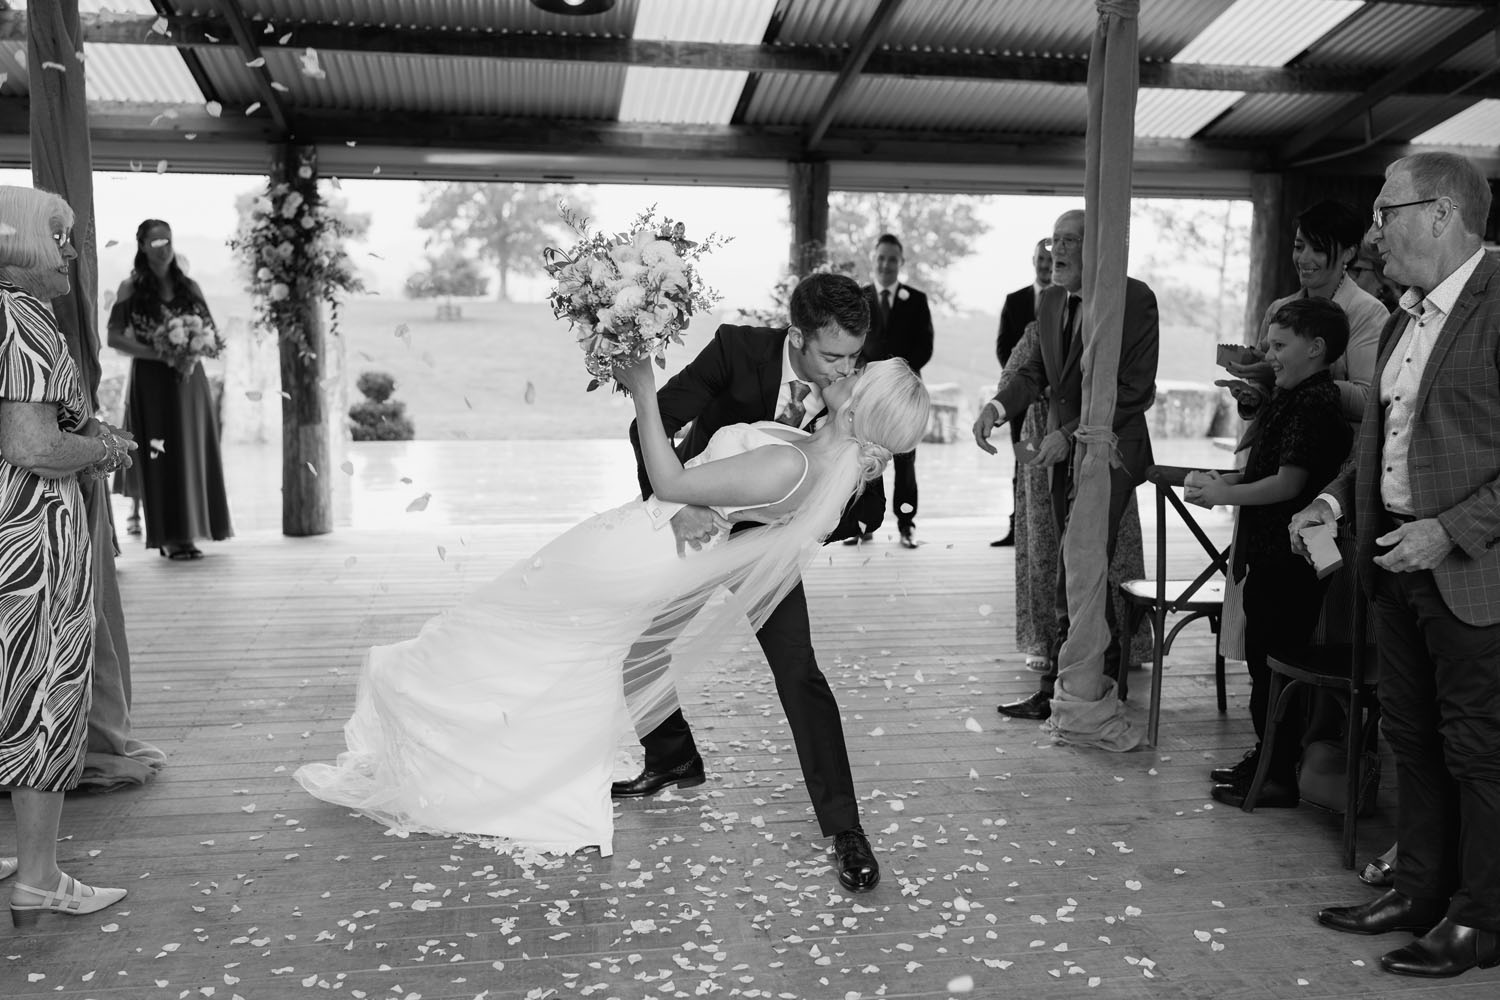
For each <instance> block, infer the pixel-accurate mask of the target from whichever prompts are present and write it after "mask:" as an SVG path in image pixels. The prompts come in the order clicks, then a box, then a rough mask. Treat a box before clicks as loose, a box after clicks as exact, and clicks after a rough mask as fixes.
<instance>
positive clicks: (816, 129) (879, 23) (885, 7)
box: [804, 0, 901, 153]
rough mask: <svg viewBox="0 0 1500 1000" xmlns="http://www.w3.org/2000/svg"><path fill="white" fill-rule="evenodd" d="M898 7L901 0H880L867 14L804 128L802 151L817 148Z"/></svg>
mask: <svg viewBox="0 0 1500 1000" xmlns="http://www.w3.org/2000/svg"><path fill="white" fill-rule="evenodd" d="M900 7H901V0H880V6H879V7H877V8H875V13H874V14H872V15H870V22H869V23H868V24H866V25H865V30H864V32H863V33H862V34H861V35H860V36H859V41H857V42H855V43H854V49H853V51H851V52H850V53H849V57H848V59H846V60H845V62H844V65H843V68H842V69H840V70H839V76H838V79H837V80H834V81H833V89H832V90H830V91H829V92H828V96H827V97H826V98H825V99H824V100H823V106H822V107H821V108H819V109H818V113H817V114H816V115H814V116H813V121H812V125H810V126H809V127H808V129H807V141H806V143H805V147H806V148H805V150H804V151H805V152H807V153H811V152H813V151H814V150H816V149H817V146H818V143H820V142H822V141H823V136H824V135H826V134H827V132H828V126H829V125H831V124H833V116H834V114H835V113H837V111H838V109H839V105H840V104H843V103H844V99H845V98H846V97H848V96H849V88H850V87H852V86H854V81H855V79H856V78H858V76H859V74H860V72H861V71H862V70H863V69H864V68H865V63H866V62H868V61H869V59H870V55H871V53H873V52H874V51H875V48H876V47H877V46H878V45H879V44H880V40H881V39H882V38H884V37H885V32H886V29H887V28H889V27H890V24H891V19H892V18H893V17H894V16H895V14H896V11H897V10H898V9H899V8H900Z"/></svg>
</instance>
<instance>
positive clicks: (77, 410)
mask: <svg viewBox="0 0 1500 1000" xmlns="http://www.w3.org/2000/svg"><path fill="white" fill-rule="evenodd" d="M0 400H4V401H5V402H12V403H14V402H30V403H56V404H57V421H58V426H59V427H61V428H62V429H63V430H65V431H70V432H76V431H77V430H78V429H79V428H81V427H82V426H83V425H84V424H85V423H86V422H87V420H88V417H89V404H88V397H86V396H85V395H84V392H83V385H82V382H81V381H80V379H79V376H78V369H77V367H76V366H75V365H74V364H73V359H72V358H71V357H70V356H69V355H68V346H67V344H66V343H65V342H64V341H63V338H62V336H61V334H59V333H58V331H57V326H56V324H55V323H54V322H53V319H52V315H51V313H49V312H48V311H47V309H46V307H45V306H43V305H42V303H41V302H40V301H38V300H37V299H36V298H34V297H33V296H31V295H29V294H27V293H26V292H24V291H22V290H21V289H19V288H17V287H16V286H15V285H11V284H7V283H5V282H0ZM93 605H94V573H93V554H92V551H91V549H90V547H89V524H88V517H87V515H86V513H85V510H84V503H83V494H82V492H81V491H80V490H79V487H78V477H77V476H64V477H62V478H60V479H43V478H41V477H40V476H36V475H33V474H32V473H30V472H27V471H26V470H25V469H21V468H18V467H17V466H14V465H11V464H10V463H9V462H6V461H5V460H3V459H0V785H13V786H17V787H21V788H33V789H37V790H39V791H47V792H56V791H63V790H66V789H69V788H72V787H74V786H75V785H77V784H78V779H79V777H80V776H81V775H82V773H83V759H84V751H85V747H86V745H87V740H88V714H89V692H90V680H91V673H92V671H93V665H94V606H93Z"/></svg>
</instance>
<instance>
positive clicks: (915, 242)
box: [827, 191, 989, 306]
mask: <svg viewBox="0 0 1500 1000" xmlns="http://www.w3.org/2000/svg"><path fill="white" fill-rule="evenodd" d="M978 202H979V199H978V198H976V197H972V196H969V195H940V194H912V193H909V192H900V193H890V192H863V191H833V192H830V194H829V196H828V243H827V249H828V257H827V259H828V260H829V261H830V262H831V263H832V265H833V266H834V267H835V268H837V269H838V270H841V271H845V272H846V273H852V274H854V275H856V276H860V275H868V273H869V270H870V260H871V255H872V254H873V253H874V250H875V241H876V240H877V239H878V238H879V237H880V235H881V234H882V233H893V234H894V235H895V236H896V238H897V239H899V240H900V241H901V246H902V249H903V256H904V257H905V261H906V262H905V264H904V265H903V266H902V280H904V281H906V282H908V283H909V284H911V285H913V286H914V287H916V288H920V289H921V290H922V291H924V292H926V293H927V295H928V297H929V298H931V299H932V300H933V301H934V302H938V303H941V304H943V305H948V306H951V305H953V293H952V290H951V289H949V287H948V285H947V283H946V282H945V281H944V275H945V274H946V273H947V272H948V269H949V267H950V266H951V265H952V264H954V263H955V262H957V261H959V260H962V259H963V258H965V257H967V256H969V255H970V254H972V253H973V252H974V248H975V243H976V241H977V240H978V239H979V237H981V236H983V235H984V234H985V233H986V232H988V231H989V223H987V222H985V221H984V220H983V219H981V218H979V216H978V215H977V214H976V212H975V207H976V206H977V204H978ZM863 280H864V279H862V281H863Z"/></svg>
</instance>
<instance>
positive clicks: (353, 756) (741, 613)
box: [296, 424, 858, 855]
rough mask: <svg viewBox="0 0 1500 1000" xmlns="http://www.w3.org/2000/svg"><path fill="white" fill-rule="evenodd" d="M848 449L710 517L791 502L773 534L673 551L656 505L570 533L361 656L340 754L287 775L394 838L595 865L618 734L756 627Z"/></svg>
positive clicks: (818, 518)
mask: <svg viewBox="0 0 1500 1000" xmlns="http://www.w3.org/2000/svg"><path fill="white" fill-rule="evenodd" d="M773 431H774V432H773ZM787 432H788V429H787V428H785V427H783V426H782V425H779V424H737V425H733V426H730V427H725V428H723V429H722V430H720V431H719V432H718V433H717V434H715V435H714V438H713V440H712V441H711V442H710V443H709V446H708V448H707V449H705V451H704V453H703V455H702V456H700V457H699V458H698V459H695V460H694V461H693V462H692V463H689V464H695V463H696V462H698V461H706V460H710V459H716V458H725V457H728V456H729V455H732V454H738V453H739V452H742V451H747V450H750V449H752V448H755V447H760V446H764V445H768V444H778V445H786V446H789V447H791V446H793V445H791V444H790V443H789V442H788V441H785V440H782V438H781V437H780V436H778V435H785V434H786V433H787ZM854 451H855V449H853V448H846V449H844V451H843V452H841V454H840V456H839V458H838V460H837V461H836V462H835V463H834V464H833V466H832V467H831V471H830V472H829V473H827V474H825V475H823V476H822V477H820V478H821V480H822V481H821V482H818V483H812V482H811V481H809V482H807V483H806V484H805V485H806V486H807V488H806V489H803V486H804V483H799V484H798V489H801V490H802V492H801V493H800V494H799V493H798V489H794V490H793V491H792V492H791V493H789V494H788V496H787V497H786V498H783V499H782V500H781V501H777V503H776V504H768V505H764V506H763V507H759V508H731V509H725V510H722V511H721V513H724V514H725V515H726V516H728V515H730V514H732V513H734V512H735V511H736V510H742V511H746V510H748V511H755V510H765V511H767V512H772V513H774V512H775V511H776V509H777V508H778V506H782V507H783V508H784V507H785V505H786V504H788V502H791V501H793V500H794V502H795V504H796V507H795V511H794V512H785V511H783V513H781V516H780V517H779V518H778V519H777V520H776V522H775V526H774V527H773V528H772V529H770V530H757V531H746V532H741V533H737V534H736V535H735V536H734V537H733V538H729V539H722V540H721V541H720V542H718V543H717V544H715V545H713V546H710V547H709V548H707V549H705V550H704V551H702V552H690V553H689V554H688V555H687V556H686V557H679V556H678V554H677V548H676V543H675V539H674V537H673V534H672V531H671V528H670V527H669V525H668V519H669V518H670V515H671V512H672V510H673V508H672V506H671V505H666V504H661V503H659V502H657V501H655V500H648V501H641V500H633V501H631V502H630V503H626V504H624V505H622V506H620V507H617V508H615V509H613V510H610V511H606V512H604V513H602V514H598V515H595V516H594V517H591V518H589V519H588V520H586V521H584V522H582V523H581V524H578V525H576V526H575V527H573V528H571V529H569V530H568V531H566V532H564V533H563V534H562V535H560V536H559V537H557V538H556V539H554V540H553V541H551V542H549V543H548V544H547V545H546V546H544V547H543V548H542V549H541V550H540V551H538V552H537V553H536V554H535V555H533V556H531V557H529V558H527V559H523V560H521V561H520V562H518V563H516V564H515V565H514V566H512V567H511V568H510V569H509V570H507V571H506V572H505V573H503V574H501V575H500V576H499V577H498V578H497V579H495V580H493V581H491V582H489V583H488V584H486V585H484V586H483V587H481V588H479V589H478V590H477V591H475V592H474V593H473V594H472V595H470V596H469V597H467V598H465V599H464V600H463V601H462V602H461V603H459V604H458V605H457V606H456V607H454V608H452V609H451V610H449V611H447V612H445V613H443V614H441V615H439V616H437V617H435V618H433V619H432V620H430V621H429V622H427V624H426V625H425V626H424V627H423V628H422V630H421V632H420V634H418V635H417V636H416V637H415V638H413V639H409V640H407V641H404V642H400V643H396V644H395V645H391V646H377V647H374V648H372V649H371V650H370V651H369V653H368V654H367V655H366V658H365V663H364V667H363V669H362V671H361V674H360V678H359V688H358V693H357V695H356V700H355V708H354V714H353V716H352V718H350V719H349V721H348V722H347V723H346V724H345V726H344V736H345V740H346V743H347V746H348V749H347V750H346V751H345V752H344V753H342V754H340V755H339V757H338V760H337V762H336V763H334V764H331V765H330V764H308V765H305V766H303V767H302V768H300V769H298V771H297V773H296V779H297V781H298V782H300V783H301V784H302V786H303V787H304V788H305V789H306V790H307V791H308V792H310V793H311V794H313V795H314V796H316V797H318V798H320V799H323V800H325V801H328V802H332V803H335V804H337V805H343V806H348V807H350V808H352V809H356V810H358V811H359V812H361V813H363V814H365V815H367V816H369V817H371V818H372V819H375V820H377V821H379V822H381V823H384V824H385V825H387V826H388V827H390V828H391V829H392V830H394V831H397V832H399V833H403V834H404V833H407V832H425V833H433V834H447V835H452V834H472V835H479V836H484V837H494V838H503V839H504V840H507V841H510V842H512V843H514V844H516V845H519V846H524V847H527V848H532V849H537V850H543V851H549V852H572V851H576V850H579V849H581V848H584V847H590V846H593V847H597V848H598V849H599V851H600V853H601V854H605V855H607V854H609V853H611V851H612V849H613V848H612V839H613V832H614V820H613V806H612V803H611V801H610V795H609V785H610V780H611V777H612V772H613V769H614V761H615V756H616V749H617V747H618V746H619V745H620V742H621V740H622V738H623V737H624V736H625V734H626V733H627V732H628V731H629V729H630V726H631V724H632V722H633V723H634V725H635V727H636V730H637V732H645V731H649V729H650V728H652V727H654V726H655V725H656V724H657V723H659V722H660V721H661V720H662V719H663V718H665V716H666V715H667V714H668V713H669V712H670V711H672V710H673V709H674V708H675V707H676V698H675V685H676V680H677V678H678V677H680V676H681V675H682V674H683V673H684V672H686V671H689V670H691V669H693V667H694V665H695V664H697V663H701V662H703V661H704V660H707V659H710V658H712V657H714V656H717V655H721V654H722V649H723V645H724V641H725V640H726V639H727V638H729V637H730V636H731V635H733V634H735V633H736V632H739V633H741V634H743V631H744V630H745V629H746V628H747V626H746V625H745V622H746V619H747V618H748V619H749V623H750V624H749V626H748V628H755V627H758V626H759V624H760V623H761V622H762V621H764V618H765V616H766V615H767V614H768V613H769V612H770V610H772V609H773V608H774V607H775V606H776V604H777V603H779V601H780V600H781V598H782V597H783V596H784V595H785V593H786V591H787V590H788V589H790V587H791V586H792V585H794V584H795V583H796V581H797V580H798V579H800V573H801V570H802V568H803V567H804V566H805V565H806V563H807V561H808V560H809V559H810V558H811V556H812V554H813V553H815V552H816V550H817V546H818V542H819V540H820V539H821V538H822V537H823V536H824V535H826V534H827V533H828V532H829V531H831V530H832V528H833V527H834V525H835V524H836V523H837V520H838V515H839V511H840V510H841V508H842V504H843V501H844V500H845V499H847V498H848V496H849V495H850V493H852V492H853V488H854V485H855V480H856V479H857V475H858V473H857V468H856V466H857V456H855V455H854ZM807 479H808V477H807V475H806V473H804V480H807ZM840 494H841V495H840ZM742 516H743V515H742ZM726 587H727V588H731V589H732V590H733V593H732V594H730V593H727V592H726V590H725V588H726Z"/></svg>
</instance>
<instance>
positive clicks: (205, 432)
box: [109, 219, 234, 560]
mask: <svg viewBox="0 0 1500 1000" xmlns="http://www.w3.org/2000/svg"><path fill="white" fill-rule="evenodd" d="M135 239H136V254H135V264H134V266H133V267H132V268H131V271H130V277H128V278H126V279H125V281H124V282H122V283H121V285H120V291H119V294H118V295H117V296H116V297H115V305H114V309H112V310H111V311H110V314H109V346H110V347H113V348H114V349H115V350H117V351H122V352H123V353H125V354H128V355H130V356H131V358H133V359H134V360H133V361H132V362H131V364H130V387H129V388H128V389H127V390H126V394H125V426H126V427H129V428H130V430H131V431H132V432H133V433H134V434H135V436H136V438H137V439H138V440H140V441H143V442H147V443H148V444H149V448H148V450H147V451H145V452H143V453H142V456H141V461H140V462H139V463H137V468H136V470H135V471H134V472H133V474H131V475H128V476H127V477H125V482H124V486H125V492H127V493H131V494H132V495H134V496H136V497H138V498H139V499H140V500H141V501H142V503H143V504H144V506H145V535H146V547H147V548H148V549H158V550H159V551H160V552H161V554H162V555H164V556H167V557H169V558H171V559H173V560H186V559H201V558H203V553H202V551H201V550H199V548H198V546H197V545H196V544H194V542H195V541H196V540H197V539H199V538H211V539H213V540H214V541H216V542H217V541H222V540H223V539H226V538H228V537H230V536H231V535H233V534H234V530H233V528H232V527H231V526H230V523H229V501H228V499H227V497H226V493H225V489H224V468H223V464H222V462H221V461H220V458H219V425H218V419H217V418H216V417H215V416H214V405H213V394H212V392H211V391H210V389H209V386H208V377H207V376H205V375H204V374H203V365H202V364H194V365H193V366H192V368H191V370H189V371H187V372H185V373H181V372H179V371H176V370H174V369H173V366H172V365H171V364H169V363H168V362H167V359H166V358H165V357H164V356H163V355H162V353H161V352H160V351H159V350H158V349H157V348H156V347H155V346H153V344H152V333H153V331H155V330H156V329H157V328H158V327H160V326H161V325H162V324H164V323H166V322H168V321H169V320H171V319H172V318H173V317H177V316H196V317H198V318H199V319H200V320H202V321H203V322H206V323H212V321H213V320H212V316H211V315H210V314H209V311H208V303H207V302H205V301H204V300H203V291H202V290H201V289H200V288H199V287H198V283H197V282H196V281H194V280H193V279H192V278H189V277H188V276H187V275H186V274H183V273H182V268H181V267H180V266H178V263H177V254H176V253H175V251H174V250H173V247H172V227H171V226H169V225H167V224H166V223H165V222H162V221H161V220H160V219H147V220H146V221H145V222H142V223H141V224H140V227H139V228H138V229H136V233H135Z"/></svg>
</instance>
